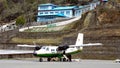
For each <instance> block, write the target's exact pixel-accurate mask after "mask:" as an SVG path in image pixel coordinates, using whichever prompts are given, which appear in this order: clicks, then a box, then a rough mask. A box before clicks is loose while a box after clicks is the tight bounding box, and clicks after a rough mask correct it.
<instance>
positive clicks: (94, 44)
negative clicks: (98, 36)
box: [70, 43, 103, 47]
mask: <svg viewBox="0 0 120 68" xmlns="http://www.w3.org/2000/svg"><path fill="white" fill-rule="evenodd" d="M98 45H103V44H102V43H88V44H82V45H70V47H75V46H77V47H84V46H98Z"/></svg>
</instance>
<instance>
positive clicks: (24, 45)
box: [17, 44, 36, 47]
mask: <svg viewBox="0 0 120 68" xmlns="http://www.w3.org/2000/svg"><path fill="white" fill-rule="evenodd" d="M17 46H18V47H36V46H35V45H26V44H24V45H19V44H18V45H17Z"/></svg>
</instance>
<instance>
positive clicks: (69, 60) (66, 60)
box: [60, 54, 72, 62]
mask: <svg viewBox="0 0 120 68" xmlns="http://www.w3.org/2000/svg"><path fill="white" fill-rule="evenodd" d="M71 57H72V56H71V55H69V54H68V55H63V57H62V58H60V61H61V62H71V61H72V60H71Z"/></svg>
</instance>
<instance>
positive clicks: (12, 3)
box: [0, 0, 92, 24]
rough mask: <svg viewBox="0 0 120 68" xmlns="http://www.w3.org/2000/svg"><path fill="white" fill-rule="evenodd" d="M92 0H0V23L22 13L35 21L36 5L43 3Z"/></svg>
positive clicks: (75, 2) (67, 3) (73, 2)
mask: <svg viewBox="0 0 120 68" xmlns="http://www.w3.org/2000/svg"><path fill="white" fill-rule="evenodd" d="M90 1H92V0H80V1H79V0H0V24H5V23H9V22H11V21H14V20H16V18H17V17H19V16H21V15H24V16H25V19H26V20H28V18H29V19H30V21H31V22H34V21H36V15H37V6H38V5H39V4H43V3H54V4H57V5H77V4H79V5H80V4H81V5H83V4H87V3H89V2H90Z"/></svg>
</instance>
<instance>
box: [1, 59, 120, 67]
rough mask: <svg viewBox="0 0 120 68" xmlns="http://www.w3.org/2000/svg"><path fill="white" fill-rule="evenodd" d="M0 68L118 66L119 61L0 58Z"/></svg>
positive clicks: (119, 65)
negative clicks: (53, 60) (44, 60)
mask: <svg viewBox="0 0 120 68" xmlns="http://www.w3.org/2000/svg"><path fill="white" fill-rule="evenodd" d="M0 68H120V63H115V61H106V60H81V61H80V62H38V60H37V59H36V60H20V59H19V60H4V59H2V60H0Z"/></svg>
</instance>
